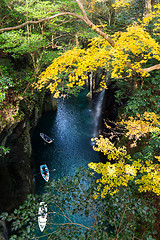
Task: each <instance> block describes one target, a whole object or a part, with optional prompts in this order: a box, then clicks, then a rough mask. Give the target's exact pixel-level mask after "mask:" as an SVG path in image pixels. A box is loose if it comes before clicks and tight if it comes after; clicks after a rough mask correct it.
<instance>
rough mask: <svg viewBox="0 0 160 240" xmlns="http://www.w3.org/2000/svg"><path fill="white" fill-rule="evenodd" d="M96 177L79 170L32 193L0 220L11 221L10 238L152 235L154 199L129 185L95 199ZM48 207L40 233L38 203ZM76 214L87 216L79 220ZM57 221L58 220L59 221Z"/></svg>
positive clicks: (87, 239)
mask: <svg viewBox="0 0 160 240" xmlns="http://www.w3.org/2000/svg"><path fill="white" fill-rule="evenodd" d="M96 192H97V189H96V178H95V177H93V176H92V175H91V173H90V171H87V170H85V169H83V168H82V169H80V170H79V171H78V172H77V173H76V174H75V176H71V177H67V178H64V179H61V180H57V181H55V180H53V181H51V182H50V183H49V184H48V185H47V187H46V189H44V194H43V195H42V196H32V195H29V196H28V199H27V200H26V201H25V203H24V205H23V206H20V207H19V208H18V209H15V210H14V212H13V213H12V214H10V215H8V214H7V213H3V214H2V215H1V219H3V220H7V221H8V222H10V223H11V229H12V236H11V238H10V239H41V238H42V239H43V236H44V235H45V237H46V239H54V240H56V239H57V240H59V239H66V240H67V239H77V240H78V239H79V240H80V239H85V240H90V239H94V240H99V239H107V240H112V239H113V238H118V239H122V240H125V239H131V238H132V237H133V236H135V237H138V236H139V235H140V233H139V229H140V227H141V228H142V225H143V228H144V232H143V237H144V239H147V237H149V236H153V233H154V231H153V223H154V217H153V216H154V214H155V212H156V210H155V208H154V207H153V206H152V201H151V200H150V201H148V200H146V199H145V198H143V199H142V198H141V197H142V196H141V195H140V194H138V195H137V189H133V187H132V186H129V187H128V188H127V189H125V188H123V189H121V192H120V193H119V194H115V195H114V196H109V195H107V196H106V198H104V199H101V198H99V197H98V198H97V199H95V198H93V195H94V193H96ZM40 201H44V202H45V203H47V206H48V215H47V226H46V228H45V230H44V234H42V235H37V234H38V231H39V230H38V223H37V219H38V208H39V202H40ZM76 216H82V217H83V219H84V217H88V220H87V221H86V223H85V221H84V220H82V221H80V218H76ZM76 219H78V221H76ZM56 221H58V222H56Z"/></svg>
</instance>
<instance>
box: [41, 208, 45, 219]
mask: <svg viewBox="0 0 160 240" xmlns="http://www.w3.org/2000/svg"><path fill="white" fill-rule="evenodd" d="M45 215H46V213H45V210H44V209H43V210H42V213H41V216H42V217H43V218H44V217H45Z"/></svg>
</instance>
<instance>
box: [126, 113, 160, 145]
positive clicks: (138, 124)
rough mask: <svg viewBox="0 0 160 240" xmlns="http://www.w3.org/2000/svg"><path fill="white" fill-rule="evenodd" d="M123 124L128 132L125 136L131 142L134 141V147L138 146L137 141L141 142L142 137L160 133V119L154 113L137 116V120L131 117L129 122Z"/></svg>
mask: <svg viewBox="0 0 160 240" xmlns="http://www.w3.org/2000/svg"><path fill="white" fill-rule="evenodd" d="M121 124H124V125H125V128H126V130H127V133H126V134H125V136H126V137H128V139H129V140H131V139H134V142H133V144H132V145H131V146H132V147H134V146H136V145H137V140H140V139H141V137H145V136H146V135H147V134H149V133H152V132H158V131H160V117H159V116H158V115H156V114H155V113H154V112H151V113H149V112H145V113H144V114H143V115H139V114H137V119H136V118H133V117H129V120H127V121H125V120H122V121H121Z"/></svg>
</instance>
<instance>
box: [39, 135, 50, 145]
mask: <svg viewBox="0 0 160 240" xmlns="http://www.w3.org/2000/svg"><path fill="white" fill-rule="evenodd" d="M40 136H41V138H42V139H43V140H44V141H45V142H46V143H52V142H53V140H52V138H50V137H48V136H47V135H46V134H44V133H40Z"/></svg>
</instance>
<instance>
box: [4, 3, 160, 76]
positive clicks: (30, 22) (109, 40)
mask: <svg viewBox="0 0 160 240" xmlns="http://www.w3.org/2000/svg"><path fill="white" fill-rule="evenodd" d="M76 2H77V4H78V6H79V8H80V10H81V12H82V15H83V16H80V15H77V14H75V13H72V12H63V13H58V14H55V15H53V16H50V17H47V18H43V19H40V20H37V21H27V22H25V23H22V24H20V25H18V26H15V27H7V28H1V29H0V33H1V32H3V31H10V30H16V29H19V28H22V27H24V26H26V25H28V24H37V23H41V22H45V21H50V20H51V19H53V18H56V17H59V16H64V15H70V16H73V17H75V18H78V19H81V20H82V21H83V22H85V23H86V24H87V26H88V27H90V28H91V29H92V30H93V31H95V32H96V33H98V35H100V36H102V37H103V38H104V39H106V40H107V42H108V43H109V44H110V45H111V46H112V47H113V48H114V47H115V42H114V41H113V40H112V39H111V38H110V37H109V36H107V35H106V34H105V33H104V32H103V31H101V30H100V29H99V28H98V27H96V25H94V24H93V23H92V22H91V21H90V20H89V18H88V17H87V14H86V11H85V9H84V7H83V4H82V3H81V1H80V0H76ZM126 67H128V68H130V69H132V70H134V71H136V69H134V68H133V67H132V66H131V64H130V63H126ZM158 69H160V64H157V65H154V66H152V67H149V68H144V69H141V72H151V71H153V70H158Z"/></svg>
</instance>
